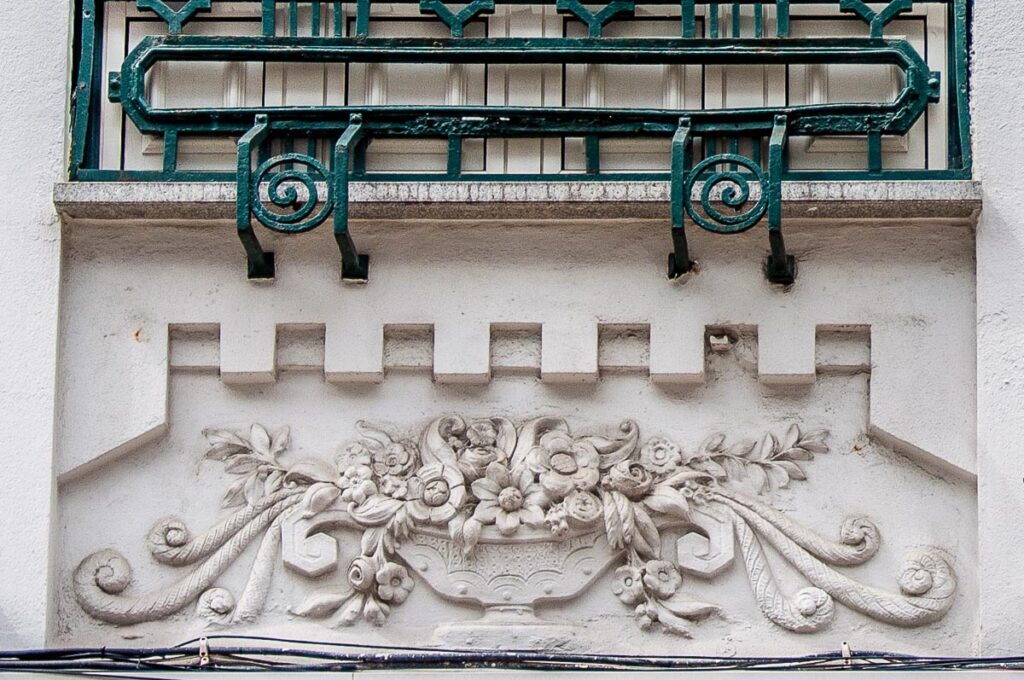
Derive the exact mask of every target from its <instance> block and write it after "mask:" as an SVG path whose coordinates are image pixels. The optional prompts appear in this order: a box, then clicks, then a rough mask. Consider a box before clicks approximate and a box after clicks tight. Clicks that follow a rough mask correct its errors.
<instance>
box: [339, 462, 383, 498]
mask: <svg viewBox="0 0 1024 680" xmlns="http://www.w3.org/2000/svg"><path fill="white" fill-rule="evenodd" d="M337 485H338V488H339V489H341V500H343V501H345V502H346V503H355V504H357V505H361V504H362V503H363V502H364V501H365V500H366V499H367V498H369V497H370V496H372V495H374V494H376V493H377V485H376V484H374V483H373V471H372V470H371V469H370V468H369V467H368V466H366V465H353V466H352V467H350V468H348V469H346V470H345V471H344V472H343V473H342V475H341V477H340V478H339V479H338V481H337Z"/></svg>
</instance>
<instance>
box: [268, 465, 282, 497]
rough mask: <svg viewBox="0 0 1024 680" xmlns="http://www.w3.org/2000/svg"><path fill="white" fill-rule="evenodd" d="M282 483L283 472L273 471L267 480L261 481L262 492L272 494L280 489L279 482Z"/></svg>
mask: <svg viewBox="0 0 1024 680" xmlns="http://www.w3.org/2000/svg"><path fill="white" fill-rule="evenodd" d="M283 481H284V472H282V471H281V470H274V471H272V472H271V473H270V474H269V475H267V478H266V479H265V480H263V492H264V493H267V494H271V493H274V492H275V491H277V490H278V489H280V488H281V482H283Z"/></svg>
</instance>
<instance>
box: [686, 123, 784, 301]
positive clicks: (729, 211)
mask: <svg viewBox="0 0 1024 680" xmlns="http://www.w3.org/2000/svg"><path fill="white" fill-rule="evenodd" d="M788 126H789V122H788V120H787V118H786V116H776V117H775V121H774V125H773V127H772V130H771V136H770V137H769V140H768V168H767V170H764V169H762V167H761V163H760V161H759V160H758V159H756V158H753V157H750V156H744V155H741V154H740V153H738V146H739V145H738V143H736V144H735V145H734V148H733V150H732V151H731V152H729V153H716V154H711V155H707V156H706V157H705V158H704V159H703V160H702V161H700V162H699V163H697V164H696V165H694V164H693V135H692V134H691V121H690V119H689V118H681V119H680V120H679V127H678V129H677V130H676V133H675V135H674V136H673V138H672V180H671V181H672V185H671V202H672V245H673V251H672V253H671V254H669V258H668V275H669V278H672V279H675V278H679V277H680V276H682V275H684V274H687V273H689V272H691V271H692V270H693V266H694V263H693V262H692V261H691V260H690V251H689V246H688V244H687V240H686V218H687V217H689V218H690V220H691V221H692V222H693V223H694V224H696V225H697V226H699V227H701V228H702V229H705V230H707V231H710V232H714V233H716V234H739V233H742V232H744V231H747V230H749V229H751V228H753V227H755V226H756V225H758V224H759V223H761V222H762V221H765V220H766V221H767V225H768V241H769V246H770V248H771V254H770V255H769V256H768V258H767V260H766V261H765V274H766V276H767V277H768V280H769V281H771V282H772V283H778V284H783V285H788V284H791V283H793V282H794V281H795V280H796V260H795V259H794V258H793V256H792V255H789V254H787V253H786V244H785V241H784V240H783V237H782V174H783V171H784V169H785V156H784V155H783V151H784V150H785V146H786V137H787V132H788ZM754 144H755V147H754V148H759V147H758V146H757V145H759V144H760V140H754ZM718 168H722V169H718ZM754 185H756V187H755V186H754Z"/></svg>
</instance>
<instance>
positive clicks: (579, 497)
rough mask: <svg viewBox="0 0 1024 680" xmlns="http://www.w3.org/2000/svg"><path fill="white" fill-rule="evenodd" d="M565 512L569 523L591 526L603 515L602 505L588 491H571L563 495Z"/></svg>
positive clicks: (599, 500) (598, 499)
mask: <svg viewBox="0 0 1024 680" xmlns="http://www.w3.org/2000/svg"><path fill="white" fill-rule="evenodd" d="M565 513H566V515H567V516H568V518H569V521H570V522H571V523H573V524H576V525H578V526H585V527H586V526H591V525H593V524H595V523H597V522H598V521H599V520H600V519H601V518H602V517H603V516H604V505H603V504H602V503H601V499H600V498H598V497H597V496H595V495H594V494H592V493H591V492H589V491H573V492H572V493H571V494H569V495H568V496H566V497H565Z"/></svg>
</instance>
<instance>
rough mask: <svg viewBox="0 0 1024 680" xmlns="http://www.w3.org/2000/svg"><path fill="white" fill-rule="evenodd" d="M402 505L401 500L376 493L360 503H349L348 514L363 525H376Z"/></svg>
mask: <svg viewBox="0 0 1024 680" xmlns="http://www.w3.org/2000/svg"><path fill="white" fill-rule="evenodd" d="M403 505H404V503H403V501H399V500H395V499H394V498H390V497H389V496H384V495H382V494H377V495H375V496H370V497H369V498H367V499H366V501H365V502H364V503H363V504H362V505H359V506H356V505H355V504H351V505H349V508H348V514H349V515H350V516H351V517H352V519H354V520H355V521H357V522H359V523H360V524H362V525H363V526H376V525H378V524H384V523H385V522H387V521H388V520H390V519H391V518H392V517H394V516H395V513H396V512H398V509H399V508H401V507H402V506H403Z"/></svg>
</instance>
